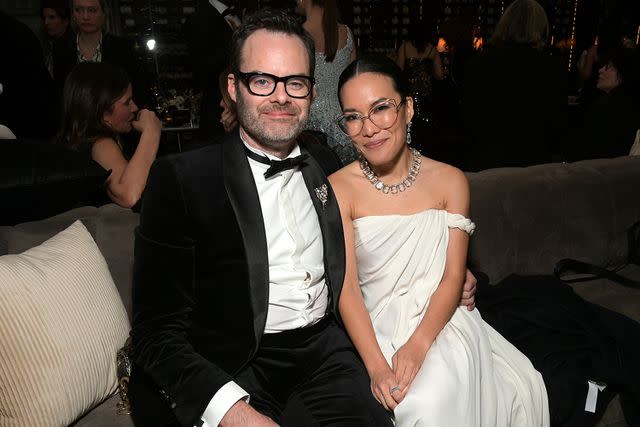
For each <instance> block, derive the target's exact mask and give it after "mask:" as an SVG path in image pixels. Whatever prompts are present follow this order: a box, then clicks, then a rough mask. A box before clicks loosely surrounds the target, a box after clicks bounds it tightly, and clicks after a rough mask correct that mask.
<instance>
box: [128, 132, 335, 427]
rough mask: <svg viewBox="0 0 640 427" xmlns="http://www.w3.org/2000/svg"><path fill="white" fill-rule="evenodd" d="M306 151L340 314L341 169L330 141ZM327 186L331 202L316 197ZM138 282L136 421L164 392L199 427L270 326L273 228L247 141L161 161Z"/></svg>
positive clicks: (147, 205)
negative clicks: (336, 182)
mask: <svg viewBox="0 0 640 427" xmlns="http://www.w3.org/2000/svg"><path fill="white" fill-rule="evenodd" d="M300 148H301V151H302V152H303V153H308V154H310V157H309V159H308V160H307V161H306V163H305V164H304V165H303V166H301V171H302V173H303V176H304V181H305V183H306V185H307V188H308V189H309V193H310V195H311V199H312V200H313V204H314V207H315V209H316V212H317V214H318V218H319V223H320V226H321V229H322V237H323V241H324V261H325V271H326V281H327V285H328V286H329V291H330V295H331V297H330V298H331V301H330V310H332V311H333V312H334V313H337V299H338V296H339V294H340V289H341V287H342V281H343V276H344V241H343V235H342V223H341V221H340V214H339V211H338V206H337V202H336V199H335V196H334V195H333V193H332V191H331V187H330V186H329V183H328V181H327V178H326V176H327V175H328V174H330V173H332V172H333V171H335V170H337V169H338V168H339V167H340V163H339V160H338V159H337V157H336V156H335V154H334V153H333V152H332V151H330V150H329V149H327V148H326V147H323V146H321V145H319V144H305V143H303V142H300ZM323 185H326V186H327V188H328V189H329V196H328V200H327V202H326V204H325V205H324V206H323V205H322V203H321V201H320V199H319V198H318V197H317V196H316V194H315V190H314V189H316V188H319V187H321V186H323ZM133 286H134V288H133V312H134V319H133V330H132V338H133V347H134V348H133V358H134V361H135V363H136V364H137V365H136V368H135V371H134V375H133V376H132V385H131V393H132V395H133V396H132V397H133V404H134V408H133V409H134V415H135V414H136V412H138V416H139V417H140V418H144V419H146V420H149V417H151V416H152V415H157V414H158V413H159V410H157V409H152V408H153V404H152V403H151V401H152V400H153V396H154V395H156V396H158V395H162V396H163V397H164V399H165V400H166V405H164V406H165V407H166V408H169V407H170V408H172V410H173V414H174V415H175V417H176V418H177V420H178V422H179V424H180V425H184V426H193V425H194V424H195V422H196V421H197V420H198V419H199V417H200V416H201V415H202V413H203V411H204V409H205V408H206V406H207V404H208V403H209V401H210V400H211V398H212V397H213V395H214V394H215V393H216V392H217V391H218V390H219V389H220V388H221V387H222V386H223V385H224V384H226V383H227V382H228V381H230V380H232V379H233V376H234V375H235V374H237V373H238V372H239V371H240V370H241V369H242V368H243V367H244V366H245V365H246V364H247V362H249V361H250V360H251V358H252V357H253V355H254V354H255V352H256V350H257V348H258V346H259V344H260V340H261V338H262V335H263V331H264V327H265V322H266V315H267V306H268V298H269V296H268V290H269V262H268V256H267V241H266V236H265V228H264V223H263V218H262V212H261V208H260V201H259V198H258V193H257V189H256V185H255V182H254V180H253V176H252V174H251V169H250V167H249V162H248V160H247V157H246V154H245V151H244V146H243V143H242V141H241V140H240V138H239V136H238V135H237V134H234V135H230V136H228V137H226V138H225V139H223V140H222V143H221V144H215V145H209V146H206V147H204V148H202V149H199V150H194V151H190V152H186V153H182V154H179V155H176V156H169V157H165V158H163V159H160V160H158V161H157V162H156V164H155V166H154V168H153V169H152V172H151V175H150V177H149V180H148V184H147V188H146V190H145V195H144V203H143V209H142V212H141V217H140V226H139V228H138V229H137V231H136V246H135V261H134V285H133ZM143 372H144V373H143ZM149 386H150V387H149ZM154 388H155V390H150V389H154ZM157 390H159V394H158V392H157ZM136 394H137V396H136ZM165 412H166V413H169V412H168V411H166V409H165ZM165 416H166V415H165ZM136 418H138V417H136ZM154 423H155V421H154V422H151V423H150V424H148V425H154ZM155 425H159V424H157V423H155Z"/></svg>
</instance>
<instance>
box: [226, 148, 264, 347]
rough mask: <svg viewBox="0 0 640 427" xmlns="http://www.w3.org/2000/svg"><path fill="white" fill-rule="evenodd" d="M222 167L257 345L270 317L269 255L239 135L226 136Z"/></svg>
mask: <svg viewBox="0 0 640 427" xmlns="http://www.w3.org/2000/svg"><path fill="white" fill-rule="evenodd" d="M222 168H223V176H224V183H225V188H226V190H227V194H228V196H229V200H230V202H231V206H232V207H233V211H234V212H235V215H236V219H237V220H238V225H239V226H240V231H241V232H242V240H243V243H244V248H245V253H246V255H247V268H248V270H249V286H250V288H251V307H252V309H253V331H254V334H255V339H256V348H257V347H258V345H259V344H260V337H262V333H263V332H264V326H265V324H266V320H267V307H268V298H269V255H268V252H267V237H266V234H265V230H264V220H263V218H262V209H261V207H260V199H259V197H258V190H257V188H256V183H255V181H254V179H253V175H252V174H251V168H250V167H249V161H248V160H247V156H246V154H245V153H244V149H243V144H242V141H241V140H240V138H239V137H238V136H236V138H226V139H225V142H224V143H223V163H222ZM222 226H224V225H222Z"/></svg>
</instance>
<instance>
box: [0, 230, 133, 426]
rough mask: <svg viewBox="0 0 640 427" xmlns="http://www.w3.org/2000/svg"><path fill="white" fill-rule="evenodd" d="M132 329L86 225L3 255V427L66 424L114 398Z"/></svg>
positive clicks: (0, 280)
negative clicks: (119, 354)
mask: <svg viewBox="0 0 640 427" xmlns="http://www.w3.org/2000/svg"><path fill="white" fill-rule="evenodd" d="M129 329H130V325H129V321H128V319H127V314H126V312H125V309H124V306H123V304H122V301H121V299H120V296H119V294H118V291H117V289H116V287H115V285H114V283H113V280H112V278H111V275H110V274H109V269H108V267H107V264H106V262H105V260H104V258H103V256H102V254H101V253H100V250H99V249H98V247H97V246H96V244H95V242H94V241H93V239H92V237H91V235H90V234H89V232H88V231H87V229H86V228H85V227H84V225H83V224H82V222H80V221H76V222H74V223H73V224H72V225H71V226H69V227H68V228H67V229H66V230H63V231H61V232H60V233H58V234H56V235H55V236H54V237H52V238H51V239H49V240H47V241H45V242H44V243H42V244H41V245H39V246H36V247H33V248H31V249H29V250H27V251H25V252H23V253H21V254H19V255H4V256H1V257H0V425H2V426H3V427H13V426H16V427H17V426H66V425H69V424H70V423H72V422H73V421H74V420H76V419H77V418H78V417H80V416H81V415H82V414H84V413H86V412H87V411H89V410H90V409H92V408H93V407H95V406H96V405H98V404H99V403H100V402H102V401H103V400H104V399H106V398H107V397H109V396H110V395H112V394H113V393H114V392H115V391H116V387H117V376H116V368H117V367H116V353H117V351H118V349H119V348H120V347H122V345H124V343H125V341H126V339H127V336H128V333H129ZM114 411H115V408H114Z"/></svg>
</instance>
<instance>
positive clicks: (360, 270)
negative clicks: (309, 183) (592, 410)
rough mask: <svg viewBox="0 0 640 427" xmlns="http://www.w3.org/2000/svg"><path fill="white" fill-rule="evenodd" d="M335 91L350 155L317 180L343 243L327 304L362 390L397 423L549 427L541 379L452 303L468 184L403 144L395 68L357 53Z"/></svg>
mask: <svg viewBox="0 0 640 427" xmlns="http://www.w3.org/2000/svg"><path fill="white" fill-rule="evenodd" d="M338 87H339V91H340V92H339V97H340V103H341V105H342V108H343V111H344V113H343V115H342V116H341V118H340V121H339V123H340V126H341V129H343V130H344V131H345V133H347V134H348V135H349V136H350V137H351V139H352V140H353V143H354V145H355V146H356V148H357V149H358V151H360V153H361V155H362V158H361V160H360V162H359V163H360V164H358V163H357V162H354V163H352V164H350V165H347V166H345V167H344V168H342V169H341V170H339V171H338V172H336V173H334V174H333V175H331V176H330V178H329V179H330V181H331V184H332V187H333V189H334V191H335V193H336V197H337V199H338V202H339V205H340V212H341V215H342V220H343V228H344V235H345V244H346V271H345V280H344V285H343V288H342V293H341V296H340V303H339V309H340V314H341V316H342V319H343V321H344V324H345V327H346V329H347V332H348V333H349V335H350V337H351V339H352V340H353V343H354V344H355V346H356V348H357V350H358V352H359V353H360V356H361V357H362V360H363V362H364V364H365V367H366V369H367V371H368V373H369V375H370V377H371V389H372V391H373V393H374V395H375V396H376V398H377V399H378V401H379V402H380V403H381V404H382V405H383V406H385V407H386V408H388V409H390V410H393V411H394V415H395V421H396V426H400V427H402V426H424V425H434V426H470V425H476V426H478V425H479V426H491V427H495V426H507V425H515V426H531V427H534V426H535V427H539V426H547V425H549V410H548V402H547V395H546V389H545V385H544V382H543V380H542V377H541V375H540V374H539V373H538V372H537V371H536V370H535V369H534V368H533V366H532V365H531V363H530V362H529V360H528V359H527V358H526V357H525V356H524V355H523V354H521V353H520V352H519V351H518V350H517V349H516V348H515V347H514V346H512V345H511V344H509V342H507V341H506V340H505V339H504V338H503V337H502V336H501V335H500V334H498V333H497V332H496V331H495V330H494V329H493V328H491V327H490V326H489V325H487V324H485V323H484V321H483V320H482V318H481V317H480V314H479V313H478V311H477V310H474V311H469V310H465V309H464V308H461V307H457V302H458V300H459V298H460V295H461V292H462V283H463V280H464V277H465V265H466V254H467V247H468V242H469V237H468V234H470V233H471V232H472V231H473V229H474V227H475V226H474V224H473V223H472V222H471V221H470V220H469V219H467V218H466V217H467V216H468V213H469V188H468V183H467V181H466V178H465V176H464V174H463V173H462V172H461V171H460V170H458V169H456V168H454V167H452V166H449V165H446V164H444V163H440V162H437V161H434V160H431V159H429V158H427V157H423V156H421V155H420V153H419V152H418V151H417V150H415V149H413V148H411V147H410V146H409V145H408V141H407V126H408V124H409V123H410V122H411V119H412V117H413V114H414V110H413V101H412V98H411V97H410V96H409V92H408V88H407V84H406V81H404V80H403V78H402V75H401V70H400V69H399V68H398V67H397V65H396V64H395V63H393V61H391V60H389V59H388V58H385V57H376V58H362V59H358V60H356V61H355V62H354V63H352V64H351V65H350V66H349V67H347V68H346V69H345V71H344V72H343V73H342V75H341V77H340V82H339V86H338ZM436 338H437V339H436Z"/></svg>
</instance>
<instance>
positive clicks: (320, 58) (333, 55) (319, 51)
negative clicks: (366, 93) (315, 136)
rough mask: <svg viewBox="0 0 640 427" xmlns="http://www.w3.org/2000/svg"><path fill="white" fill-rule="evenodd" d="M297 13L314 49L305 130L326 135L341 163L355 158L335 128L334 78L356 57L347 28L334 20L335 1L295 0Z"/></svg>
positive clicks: (347, 143)
mask: <svg viewBox="0 0 640 427" xmlns="http://www.w3.org/2000/svg"><path fill="white" fill-rule="evenodd" d="M298 13H301V14H302V15H304V17H305V22H304V24H303V26H304V29H305V30H307V31H308V32H309V33H310V34H311V36H312V37H313V41H314V44H315V48H316V69H315V74H314V77H315V81H316V98H315V100H314V101H313V104H311V111H310V113H309V121H308V123H307V129H312V130H318V131H321V132H323V133H324V134H325V135H326V136H327V143H328V144H329V146H330V147H331V148H332V149H333V150H334V151H335V152H336V153H337V154H338V156H340V159H341V160H342V163H343V164H346V163H349V162H351V161H352V160H353V159H355V152H354V150H353V147H352V146H351V142H350V141H349V138H347V137H346V136H345V135H344V134H342V133H341V132H340V130H338V128H337V126H336V124H335V118H336V117H337V116H338V115H339V114H340V104H339V102H338V96H337V93H338V77H339V76H340V73H341V72H342V70H344V68H345V67H346V66H347V65H348V64H349V63H350V62H351V61H352V60H354V59H355V57H356V48H355V44H354V41H353V36H352V34H351V30H349V28H348V27H347V26H346V25H342V24H340V23H338V7H337V6H336V0H298Z"/></svg>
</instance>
